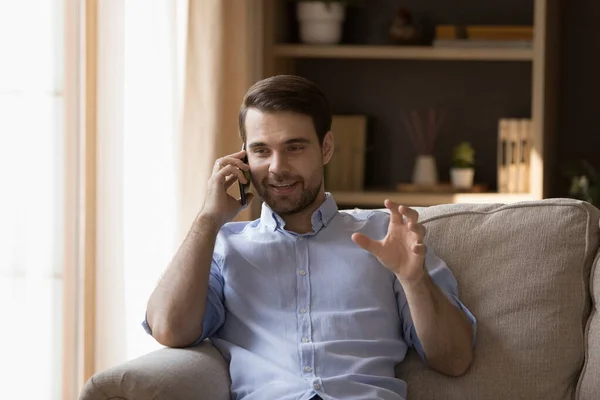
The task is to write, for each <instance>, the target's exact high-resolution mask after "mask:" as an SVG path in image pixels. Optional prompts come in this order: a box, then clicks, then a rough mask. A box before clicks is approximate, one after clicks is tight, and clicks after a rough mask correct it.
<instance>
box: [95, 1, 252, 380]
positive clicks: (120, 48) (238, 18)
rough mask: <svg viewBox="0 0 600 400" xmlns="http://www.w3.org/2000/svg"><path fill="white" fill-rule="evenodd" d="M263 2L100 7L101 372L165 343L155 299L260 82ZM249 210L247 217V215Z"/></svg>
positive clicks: (134, 3)
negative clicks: (258, 25)
mask: <svg viewBox="0 0 600 400" xmlns="http://www.w3.org/2000/svg"><path fill="white" fill-rule="evenodd" d="M259 5H260V1H259V0H248V1H239V0H127V1H126V2H125V1H122V0H102V1H100V2H99V15H98V16H99V18H98V25H99V43H98V45H99V48H98V51H99V54H98V63H99V66H98V67H99V68H98V72H99V76H98V132H97V137H98V139H97V140H98V166H97V171H98V172H97V173H98V216H97V221H98V226H97V237H98V243H97V266H96V269H97V271H96V272H97V282H96V283H97V297H96V301H97V310H96V317H97V320H96V357H95V359H96V370H97V371H100V370H103V369H105V368H107V367H110V366H113V365H115V364H118V363H120V362H122V361H124V360H127V359H131V358H134V357H136V356H138V355H141V354H143V353H146V352H148V351H150V350H153V349H155V348H157V347H159V346H158V345H157V344H156V342H155V341H154V339H152V338H151V337H149V336H147V335H146V334H145V333H144V331H143V329H142V328H141V326H140V323H141V322H142V318H143V317H144V312H145V308H146V302H147V300H148V297H149V296H150V294H151V292H152V290H153V289H154V287H155V286H156V283H157V282H158V280H159V278H160V275H161V273H162V271H163V270H164V269H165V268H166V267H167V265H168V264H169V262H170V260H171V258H172V256H173V255H174V253H175V251H176V250H177V248H178V246H179V244H180V242H181V240H182V239H183V237H184V235H185V234H186V233H187V230H188V229H189V226H190V224H191V221H192V219H193V218H194V217H195V215H196V213H197V212H198V211H199V209H200V207H201V204H202V200H203V193H204V185H205V183H206V181H207V180H208V178H209V176H210V172H211V169H212V164H213V162H214V160H215V159H216V157H218V156H219V155H223V154H227V153H231V152H234V151H237V150H239V148H240V146H241V141H240V139H239V137H238V133H237V113H238V110H239V105H240V103H241V100H242V98H243V95H244V93H245V91H246V90H247V88H248V87H249V86H250V85H251V84H252V83H253V81H254V80H255V78H256V72H257V68H256V65H257V62H256V60H259V59H260V53H259V52H258V51H257V48H256V47H255V46H254V43H257V42H258V41H257V40H256V37H255V36H256V32H255V30H254V25H253V23H251V22H250V21H256V20H257V15H258V14H257V10H260V8H259V7H258V6H259ZM247 217H248V211H246V212H245V213H241V215H240V218H247Z"/></svg>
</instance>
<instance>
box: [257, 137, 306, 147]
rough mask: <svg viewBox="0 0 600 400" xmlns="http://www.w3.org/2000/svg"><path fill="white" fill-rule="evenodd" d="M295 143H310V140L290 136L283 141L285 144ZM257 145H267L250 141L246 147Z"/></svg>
mask: <svg viewBox="0 0 600 400" xmlns="http://www.w3.org/2000/svg"><path fill="white" fill-rule="evenodd" d="M297 143H302V144H308V143H310V140H308V139H306V138H292V139H288V140H286V141H285V144H297ZM257 147H268V146H267V144H266V143H265V142H252V143H250V144H249V145H248V148H250V149H251V148H257Z"/></svg>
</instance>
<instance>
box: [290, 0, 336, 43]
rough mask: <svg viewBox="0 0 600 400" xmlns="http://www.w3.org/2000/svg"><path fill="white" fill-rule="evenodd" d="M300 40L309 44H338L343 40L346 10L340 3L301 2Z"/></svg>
mask: <svg viewBox="0 0 600 400" xmlns="http://www.w3.org/2000/svg"><path fill="white" fill-rule="evenodd" d="M297 16H298V22H299V23H300V40H302V42H304V43H309V44H336V43H339V42H340V41H341V40H342V23H343V22H344V18H345V16H346V9H345V8H344V6H343V5H342V4H340V3H324V2H320V1H300V2H299V3H298V8H297Z"/></svg>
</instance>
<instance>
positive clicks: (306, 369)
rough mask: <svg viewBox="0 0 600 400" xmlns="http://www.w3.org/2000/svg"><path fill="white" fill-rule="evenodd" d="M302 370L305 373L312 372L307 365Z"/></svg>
mask: <svg viewBox="0 0 600 400" xmlns="http://www.w3.org/2000/svg"><path fill="white" fill-rule="evenodd" d="M304 370H305V371H306V372H310V371H312V368H311V367H309V366H308V365H307V366H306V367H304Z"/></svg>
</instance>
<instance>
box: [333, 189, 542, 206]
mask: <svg viewBox="0 0 600 400" xmlns="http://www.w3.org/2000/svg"><path fill="white" fill-rule="evenodd" d="M331 194H332V195H333V197H334V198H335V200H336V201H337V202H338V203H339V204H351V205H353V206H357V207H360V206H364V207H373V206H377V205H380V206H382V207H383V201H384V200H385V199H390V200H392V201H394V202H396V203H399V204H407V205H411V206H434V205H437V204H450V203H515V202H519V201H526V200H534V199H535V198H534V197H533V196H532V195H531V194H528V193H515V194H510V193H401V192H383V191H381V192H376V191H363V192H332V193H331Z"/></svg>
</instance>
